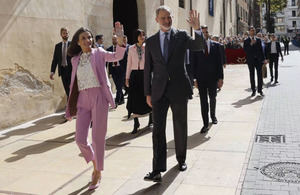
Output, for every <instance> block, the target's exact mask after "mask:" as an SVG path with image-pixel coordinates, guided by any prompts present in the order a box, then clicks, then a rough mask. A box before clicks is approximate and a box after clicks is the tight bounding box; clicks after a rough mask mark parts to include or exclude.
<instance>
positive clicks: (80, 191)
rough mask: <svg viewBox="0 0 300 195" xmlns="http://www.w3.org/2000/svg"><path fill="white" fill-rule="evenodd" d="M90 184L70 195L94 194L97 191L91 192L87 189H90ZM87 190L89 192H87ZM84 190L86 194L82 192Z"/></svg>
mask: <svg viewBox="0 0 300 195" xmlns="http://www.w3.org/2000/svg"><path fill="white" fill-rule="evenodd" d="M89 185H90V183H88V184H86V185H85V186H83V187H82V188H80V189H78V190H76V191H74V192H72V193H70V194H69V195H77V194H84V195H88V194H93V193H94V192H95V190H93V191H90V190H88V189H87V188H88V187H89ZM85 189H87V190H85ZM83 190H85V191H84V192H82V191H83Z"/></svg>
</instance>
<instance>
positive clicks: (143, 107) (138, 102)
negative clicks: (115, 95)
mask: <svg viewBox="0 0 300 195" xmlns="http://www.w3.org/2000/svg"><path fill="white" fill-rule="evenodd" d="M135 39H136V41H135V42H136V43H135V44H134V45H132V46H130V47H129V50H128V59H127V70H126V81H125V82H126V83H125V84H126V86H127V87H129V93H128V101H127V106H126V108H127V110H128V116H129V117H130V115H131V114H134V128H133V131H132V134H135V133H137V130H138V128H139V127H140V123H139V119H138V117H139V116H140V115H144V114H147V113H149V122H148V126H150V125H151V124H152V113H151V108H150V107H149V106H148V105H147V103H146V97H145V95H144V65H145V43H144V42H145V32H144V31H143V30H141V29H137V30H136V32H135Z"/></svg>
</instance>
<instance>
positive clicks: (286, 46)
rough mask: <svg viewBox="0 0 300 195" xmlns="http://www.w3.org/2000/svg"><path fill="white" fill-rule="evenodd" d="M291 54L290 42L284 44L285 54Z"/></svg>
mask: <svg viewBox="0 0 300 195" xmlns="http://www.w3.org/2000/svg"><path fill="white" fill-rule="evenodd" d="M286 53H287V54H289V44H284V55H285V54H286Z"/></svg>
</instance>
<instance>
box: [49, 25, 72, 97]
mask: <svg viewBox="0 0 300 195" xmlns="http://www.w3.org/2000/svg"><path fill="white" fill-rule="evenodd" d="M60 35H61V38H62V42H60V43H57V44H56V45H55V49H54V54H53V59H52V64H51V73H50V79H51V80H54V77H53V76H54V74H55V70H56V67H57V66H58V76H60V77H61V80H62V83H63V86H64V89H65V92H66V95H67V97H69V92H70V82H71V74H72V64H71V57H70V56H68V55H67V51H68V47H69V46H70V44H71V42H70V41H68V38H69V32H68V29H67V28H61V29H60Z"/></svg>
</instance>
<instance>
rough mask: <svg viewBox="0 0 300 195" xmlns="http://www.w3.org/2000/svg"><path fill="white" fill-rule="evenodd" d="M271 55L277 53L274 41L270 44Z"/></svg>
mask: <svg viewBox="0 0 300 195" xmlns="http://www.w3.org/2000/svg"><path fill="white" fill-rule="evenodd" d="M271 53H277V49H276V42H275V41H272V42H271Z"/></svg>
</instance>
